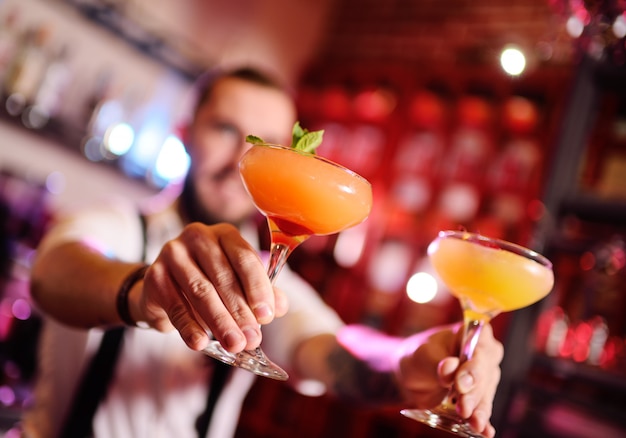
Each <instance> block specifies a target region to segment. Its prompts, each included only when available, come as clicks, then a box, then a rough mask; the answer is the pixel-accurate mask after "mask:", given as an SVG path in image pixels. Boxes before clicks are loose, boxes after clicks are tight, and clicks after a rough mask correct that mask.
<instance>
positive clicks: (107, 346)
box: [59, 214, 148, 438]
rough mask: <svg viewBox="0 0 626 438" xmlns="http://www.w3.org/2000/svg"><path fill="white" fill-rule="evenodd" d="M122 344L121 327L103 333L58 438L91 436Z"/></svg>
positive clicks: (145, 238) (144, 229) (143, 221)
mask: <svg viewBox="0 0 626 438" xmlns="http://www.w3.org/2000/svg"><path fill="white" fill-rule="evenodd" d="M139 219H140V222H141V231H142V239H143V245H142V254H141V260H145V259H146V247H147V241H148V233H147V226H146V217H145V216H144V215H143V214H140V215H139ZM123 340H124V327H115V328H113V329H110V330H107V331H106V332H105V333H104V336H103V337H102V341H101V342H100V347H99V349H98V351H97V352H96V354H95V355H94V356H93V358H92V359H91V362H90V363H89V365H88V367H87V369H86V370H85V372H84V374H83V376H82V378H81V380H80V381H79V383H78V388H77V390H76V393H75V395H74V400H73V401H72V404H71V405H70V408H69V411H68V414H67V416H66V418H65V422H64V424H63V427H62V429H61V432H60V434H59V438H84V437H90V436H93V417H94V415H95V414H96V410H97V409H98V406H99V405H100V402H101V401H102V400H103V399H104V397H105V396H106V393H107V390H108V387H109V382H110V381H111V379H112V378H113V371H114V370H115V364H116V363H117V359H118V357H119V354H120V350H121V346H122V341H123Z"/></svg>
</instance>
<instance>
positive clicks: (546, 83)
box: [0, 0, 626, 438]
mask: <svg viewBox="0 0 626 438" xmlns="http://www.w3.org/2000/svg"><path fill="white" fill-rule="evenodd" d="M625 9H626V2H624V0H610V1H609V0H605V1H601V0H595V1H594V0H587V1H584V0H508V1H502V0H474V1H467V0H449V1H446V2H441V1H437V0H412V1H407V0H387V1H385V2H381V1H375V0H317V1H310V0H273V1H253V0H214V1H211V2H207V1H202V0H186V1H184V2H182V1H178V2H176V1H173V0H151V1H150V0H126V1H120V0H2V1H0V90H1V92H2V94H1V96H0V97H1V100H0V103H1V105H0V232H1V233H0V238H1V242H0V251H1V253H0V427H2V430H3V431H9V432H6V436H10V429H11V427H12V426H13V425H14V424H15V423H16V422H17V421H19V416H20V412H21V410H22V409H23V408H24V407H25V406H27V404H28V403H29V401H30V397H31V392H30V390H31V385H32V379H33V378H34V367H35V364H36V360H37V357H36V344H37V339H38V330H39V322H40V320H39V315H38V313H37V310H36V308H34V307H33V306H32V303H31V301H30V299H29V295H28V275H29V267H30V262H31V260H32V257H33V252H34V248H35V247H36V245H37V243H38V241H39V239H40V237H41V235H42V232H43V231H44V230H45V227H46V224H47V222H48V220H49V217H50V214H51V212H52V211H53V210H55V209H57V208H65V207H68V206H71V205H75V204H77V203H81V202H84V201H87V200H89V199H91V198H93V197H96V196H101V195H102V194H106V193H117V194H124V195H125V196H129V197H132V198H134V199H141V198H144V197H146V196H151V195H154V194H157V193H159V192H161V191H163V190H167V189H168V187H170V186H171V185H172V184H173V183H175V182H177V181H179V180H180V178H181V177H182V176H184V174H185V172H186V170H187V166H188V157H187V155H186V154H185V152H184V149H183V147H182V144H181V142H180V139H179V138H178V136H177V134H178V126H179V124H180V122H181V120H183V119H184V117H185V116H186V113H187V109H188V108H187V105H188V103H189V88H190V85H191V83H192V81H193V80H194V79H195V78H196V77H197V76H198V75H199V74H200V73H201V72H202V71H204V70H205V69H207V68H211V67H215V66H224V65H226V66H227V65H239V64H251V65H257V66H261V67H264V68H266V69H269V70H271V71H273V72H275V74H277V75H279V76H280V77H281V78H282V79H284V80H285V81H286V82H287V83H289V84H291V86H293V88H294V89H295V90H296V91H297V98H298V105H299V110H300V120H301V122H302V125H303V126H305V127H307V128H309V129H311V130H313V129H325V137H324V138H325V141H324V144H323V145H322V146H321V147H320V149H319V153H320V154H321V155H324V156H326V157H328V158H331V159H333V160H335V161H338V162H340V163H342V164H344V165H346V166H348V167H350V168H352V169H354V170H355V171H357V172H359V173H361V174H362V175H363V176H365V177H367V178H368V179H369V180H370V181H371V182H372V184H373V187H374V197H375V202H374V209H373V212H372V215H371V216H370V218H369V219H368V220H367V221H366V222H365V223H364V224H362V225H360V226H358V227H356V228H354V229H351V230H348V231H345V232H342V233H341V234H339V235H336V236H328V237H316V238H314V239H311V240H309V241H307V242H306V243H305V244H304V245H302V247H301V248H298V250H296V252H295V253H294V254H293V256H292V258H291V259H290V263H291V265H292V267H293V268H294V269H296V270H297V271H298V272H300V273H301V274H302V275H303V276H304V277H305V278H306V279H307V280H308V281H310V282H311V283H312V284H313V285H314V286H315V287H316V288H317V289H318V290H319V291H320V293H321V294H322V296H323V298H324V299H325V300H326V301H327V302H328V303H329V304H330V305H332V306H333V307H334V308H335V309H336V310H337V311H338V312H339V314H340V315H341V316H342V317H343V318H344V319H345V320H346V321H347V322H349V323H363V324H367V325H370V326H373V327H377V328H379V329H382V330H384V331H386V332H388V333H392V334H400V335H405V334H409V333H413V332H415V331H418V330H422V329H424V328H427V327H430V326H432V325H434V324H443V323H448V322H453V321H457V320H459V319H460V317H461V314H460V309H459V307H458V303H457V302H456V301H455V300H454V299H453V298H451V296H450V295H449V293H448V292H447V291H446V290H445V288H444V287H443V286H442V285H441V284H439V283H438V281H437V280H436V278H434V277H433V273H432V270H431V268H430V266H429V264H428V261H427V260H426V258H425V248H426V246H427V244H428V242H429V241H430V240H432V238H433V237H434V236H435V235H436V232H437V231H438V230H440V229H447V228H459V227H464V228H466V229H468V230H471V231H477V232H481V233H483V234H487V235H491V236H494V237H502V238H506V239H508V240H511V241H514V242H517V243H520V244H522V245H527V246H531V247H532V248H534V249H536V250H538V251H541V252H543V253H545V254H546V255H547V256H548V257H549V258H551V259H552V260H553V262H554V266H555V276H556V285H555V289H554V291H553V293H552V294H550V295H549V296H548V297H547V298H546V299H545V300H543V301H542V302H540V303H537V304H536V305H534V306H532V307H530V308H527V309H524V310H520V311H517V312H514V313H511V314H503V315H500V316H498V317H497V318H496V319H495V320H494V322H493V325H494V329H495V332H496V336H497V337H498V338H499V339H500V340H501V341H502V342H504V343H505V348H506V355H505V359H504V362H503V364H502V371H503V375H502V382H501V384H500V387H499V390H498V394H497V397H496V403H495V407H494V415H493V418H492V422H493V423H494V424H495V426H496V428H497V430H498V433H499V435H498V436H501V437H511V438H513V437H568V438H571V437H594V438H595V437H598V436H602V437H604V438H611V437H623V436H626V419H625V417H624V415H623V412H624V411H625V409H626V345H625V342H626V286H625V285H626V281H625V280H626V269H625V268H624V266H625V265H626V243H625V239H626V66H625V63H626V15H625V13H624V11H625ZM301 390H302V391H300V392H298V391H296V390H294V389H293V388H291V387H289V386H288V385H285V384H281V383H277V382H274V381H268V380H265V379H258V381H257V383H256V384H255V387H254V388H253V391H252V392H251V393H250V395H249V397H248V399H247V400H246V405H247V409H244V413H243V416H242V418H241V419H240V425H239V432H238V436H241V437H246V438H255V437H258V438H261V437H267V438H269V437H272V438H281V437H291V436H293V435H294V434H295V433H296V432H297V433H298V435H299V436H302V437H303V438H306V437H311V438H313V437H320V436H324V437H327V438H328V437H379V436H385V437H389V438H391V437H396V436H397V437H400V436H402V437H410V436H424V437H431V436H432V437H437V436H444V435H443V434H440V433H438V432H436V431H433V430H430V429H428V428H424V427H423V426H421V425H418V424H416V423H414V422H413V421H411V420H409V419H406V418H404V417H402V416H401V415H399V413H398V410H397V409H386V410H381V409H373V408H364V407H359V406H352V405H350V404H347V403H344V402H339V401H337V400H334V399H333V398H332V397H329V396H325V395H321V396H320V395H317V394H313V393H310V394H307V389H306V388H301ZM2 433H3V434H5V432H2Z"/></svg>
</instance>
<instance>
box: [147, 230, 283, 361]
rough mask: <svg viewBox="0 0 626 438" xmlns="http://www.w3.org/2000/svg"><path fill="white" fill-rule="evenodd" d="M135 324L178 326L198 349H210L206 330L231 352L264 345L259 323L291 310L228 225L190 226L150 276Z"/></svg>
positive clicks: (162, 328) (163, 327) (169, 245)
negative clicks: (138, 322)
mask: <svg viewBox="0 0 626 438" xmlns="http://www.w3.org/2000/svg"><path fill="white" fill-rule="evenodd" d="M138 298H139V299H138V300H137V301H136V302H137V308H136V310H135V312H136V314H135V315H136V317H137V320H139V321H145V322H146V323H148V325H149V326H150V327H153V328H155V329H157V330H160V331H168V330H171V329H172V328H175V329H176V330H178V331H179V332H180V335H181V336H182V338H183V340H184V341H185V343H186V344H187V345H188V346H189V347H190V348H192V349H194V350H201V349H203V348H204V347H206V345H207V343H208V341H209V335H208V334H207V330H210V332H211V333H213V336H215V338H216V339H217V340H219V341H220V343H221V344H222V346H223V347H224V348H226V349H227V350H229V351H231V352H237V351H241V350H243V349H253V348H255V347H257V346H258V345H259V344H260V342H261V331H260V328H259V324H267V323H269V322H271V321H272V320H273V319H274V317H277V316H282V315H284V314H285V312H286V311H287V302H286V299H285V297H284V295H283V294H282V293H281V292H280V291H279V290H278V289H274V288H273V287H272V285H271V284H270V281H269V279H268V277H267V273H266V270H265V267H264V265H263V263H262V261H261V259H260V258H259V255H258V253H257V252H256V251H255V250H254V249H253V248H252V247H251V246H250V245H249V244H248V243H247V242H246V241H245V240H244V239H243V238H242V237H241V235H240V234H239V231H238V230H237V229H236V228H235V227H233V226H231V225H227V224H218V225H213V226H207V225H202V224H199V223H194V224H190V225H188V226H186V227H185V229H184V230H183V231H182V233H181V234H180V235H179V236H178V237H177V238H176V239H174V240H171V241H169V242H168V243H167V244H165V246H164V247H163V248H162V250H161V253H160V254H159V256H158V257H157V259H156V260H155V262H154V263H153V264H152V266H151V267H150V268H149V269H148V271H147V272H146V276H145V280H144V283H143V292H142V293H141V296H140V297H138Z"/></svg>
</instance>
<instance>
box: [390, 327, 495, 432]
mask: <svg viewBox="0 0 626 438" xmlns="http://www.w3.org/2000/svg"><path fill="white" fill-rule="evenodd" d="M460 330H461V327H460V326H455V327H454V328H452V329H445V330H441V329H438V330H430V331H427V332H423V333H420V334H417V335H415V336H412V337H410V338H407V339H406V340H405V341H404V345H403V347H402V350H401V351H402V354H401V357H400V361H399V369H398V372H397V375H398V379H399V384H400V387H401V388H403V390H404V392H405V396H406V397H407V398H408V400H409V401H410V402H411V403H412V404H413V405H414V406H415V407H417V408H433V407H435V406H437V405H438V404H439V403H440V402H441V401H442V400H443V398H444V397H445V395H446V393H447V391H448V389H449V388H450V387H454V389H455V391H456V392H457V394H458V397H457V412H458V413H459V415H460V416H461V417H462V418H465V419H468V421H469V423H470V425H471V427H472V428H473V429H474V430H475V431H476V432H479V433H482V434H483V435H485V436H486V437H493V436H494V435H495V429H494V428H493V426H492V425H491V423H490V422H489V418H490V417H491V413H492V406H493V398H494V396H495V393H496V389H497V386H498V383H499V381H500V362H501V361H502V357H503V354H504V351H503V347H502V344H501V343H500V342H499V341H497V340H496V339H495V338H494V337H493V330H492V328H491V326H490V325H489V324H487V325H485V326H484V327H483V329H482V331H481V334H480V337H479V340H478V343H477V345H476V348H475V350H474V354H473V356H472V359H471V360H469V361H467V362H465V363H463V364H461V365H460V366H459V359H458V358H457V357H456V354H457V351H458V345H459V340H460V333H459V332H460Z"/></svg>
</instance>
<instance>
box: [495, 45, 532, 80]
mask: <svg viewBox="0 0 626 438" xmlns="http://www.w3.org/2000/svg"><path fill="white" fill-rule="evenodd" d="M500 65H501V66H502V68H503V69H504V71H505V72H507V73H508V74H510V75H512V76H518V75H520V74H522V73H523V72H524V70H525V69H526V56H525V55H524V53H523V52H522V51H521V50H519V49H517V48H514V47H508V48H506V49H504V50H503V51H502V54H501V55H500Z"/></svg>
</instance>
